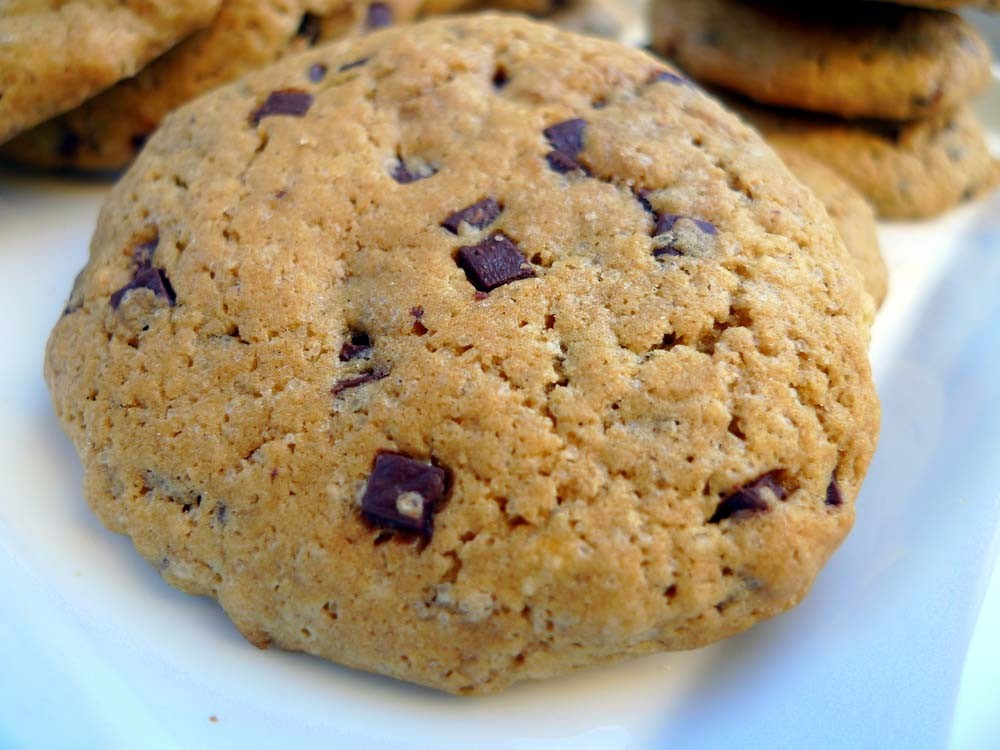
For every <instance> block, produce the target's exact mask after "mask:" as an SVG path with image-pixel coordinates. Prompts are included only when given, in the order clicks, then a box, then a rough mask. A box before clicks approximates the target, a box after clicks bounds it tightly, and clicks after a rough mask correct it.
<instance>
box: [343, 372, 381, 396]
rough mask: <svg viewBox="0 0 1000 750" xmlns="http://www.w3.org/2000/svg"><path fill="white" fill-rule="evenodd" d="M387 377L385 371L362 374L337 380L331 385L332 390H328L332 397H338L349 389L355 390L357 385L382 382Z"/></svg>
mask: <svg viewBox="0 0 1000 750" xmlns="http://www.w3.org/2000/svg"><path fill="white" fill-rule="evenodd" d="M387 377H389V373H387V372H386V371H385V370H372V371H371V372H365V373H362V374H361V375H358V376H357V377H353V378H345V379H344V380H338V381H337V382H336V383H334V384H333V388H331V389H330V393H331V394H333V395H334V396H339V395H340V394H341V393H342V392H343V391H346V390H348V389H349V388H357V387H358V386H359V385H364V384H365V383H373V382H375V381H376V380H382V379H383V378H387Z"/></svg>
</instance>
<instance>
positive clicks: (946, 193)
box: [727, 100, 1000, 219]
mask: <svg viewBox="0 0 1000 750" xmlns="http://www.w3.org/2000/svg"><path fill="white" fill-rule="evenodd" d="M727 102H728V103H730V104H732V103H733V102H732V100H727ZM736 107H737V111H738V112H739V113H740V114H741V115H742V116H744V117H746V118H747V119H748V121H749V122H751V123H752V124H753V125H755V126H756V127H758V128H759V129H760V130H761V132H763V133H764V135H765V137H766V138H767V139H768V141H770V142H771V143H772V144H774V145H775V146H777V147H779V148H786V147H790V148H795V149H797V150H799V151H804V152H806V153H808V154H810V155H811V156H813V157H814V158H816V159H818V160H819V161H821V162H823V163H824V164H826V165H827V166H828V167H830V168H831V169H833V170H834V171H835V172H837V173H838V174H840V176H841V177H843V178H845V179H846V180H847V181H848V182H850V183H851V184H852V185H853V186H854V187H855V188H856V189H857V190H858V191H859V192H860V193H861V194H862V195H864V196H865V198H867V199H868V201H869V203H871V204H872V206H873V207H874V208H875V211H876V213H877V214H878V215H879V216H880V217H882V218H886V219H924V218H930V217H933V216H937V215H939V214H941V213H944V212H945V211H948V210H949V209H952V208H954V207H955V206H957V205H959V204H960V203H963V202H965V201H969V200H973V199H975V198H978V197H980V196H982V195H984V194H985V193H987V192H989V191H991V190H992V189H994V188H995V187H996V185H997V182H998V179H1000V167H998V164H997V161H996V159H995V158H994V157H993V156H992V155H991V154H990V151H989V146H988V144H987V142H986V135H985V133H984V132H983V128H982V125H981V124H980V123H979V121H978V120H977V119H976V116H975V114H974V113H973V111H972V109H971V108H969V107H968V106H963V107H960V108H959V109H957V110H955V111H954V112H949V113H945V114H944V115H941V116H939V117H935V118H932V119H930V120H926V121H921V120H918V121H914V122H912V123H908V124H906V123H886V122H875V121H870V122H846V121H843V120H836V119H832V118H823V117H818V116H809V115H807V114H802V113H795V112H792V111H791V110H767V109H765V108H763V107H755V106H753V105H750V104H748V103H745V102H740V103H737V104H736Z"/></svg>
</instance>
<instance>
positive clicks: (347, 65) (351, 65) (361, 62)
mask: <svg viewBox="0 0 1000 750" xmlns="http://www.w3.org/2000/svg"><path fill="white" fill-rule="evenodd" d="M369 59H370V58H367V57H362V58H361V59H360V60H354V61H353V62H349V63H344V64H343V65H341V66H340V67H339V68H337V72H338V73H343V72H344V71H345V70H350V69H351V68H360V67H361V66H362V65H364V64H365V63H366V62H368V60H369Z"/></svg>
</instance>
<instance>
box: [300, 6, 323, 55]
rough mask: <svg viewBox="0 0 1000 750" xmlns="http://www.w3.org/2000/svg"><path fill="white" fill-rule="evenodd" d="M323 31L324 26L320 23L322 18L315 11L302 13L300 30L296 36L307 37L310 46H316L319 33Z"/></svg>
mask: <svg viewBox="0 0 1000 750" xmlns="http://www.w3.org/2000/svg"><path fill="white" fill-rule="evenodd" d="M322 31H323V27H322V26H321V25H320V18H319V16H317V15H316V14H314V13H304V14H302V22H301V23H300V24H299V30H298V31H296V32H295V36H299V37H302V38H303V39H305V40H306V41H307V42H308V43H309V46H310V47H314V46H316V42H318V41H319V35H320V33H321V32H322Z"/></svg>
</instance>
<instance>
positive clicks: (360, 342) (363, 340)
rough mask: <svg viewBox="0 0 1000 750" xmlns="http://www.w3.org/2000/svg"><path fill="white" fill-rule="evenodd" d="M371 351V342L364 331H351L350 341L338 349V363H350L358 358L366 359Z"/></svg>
mask: <svg viewBox="0 0 1000 750" xmlns="http://www.w3.org/2000/svg"><path fill="white" fill-rule="evenodd" d="M371 351H372V342H371V339H369V338H368V334H367V333H365V332H364V331H353V332H352V333H351V340H350V341H345V342H344V345H343V346H342V347H340V361H341V362H350V361H351V360H352V359H357V358H358V357H367V356H368V355H369V354H371Z"/></svg>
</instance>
